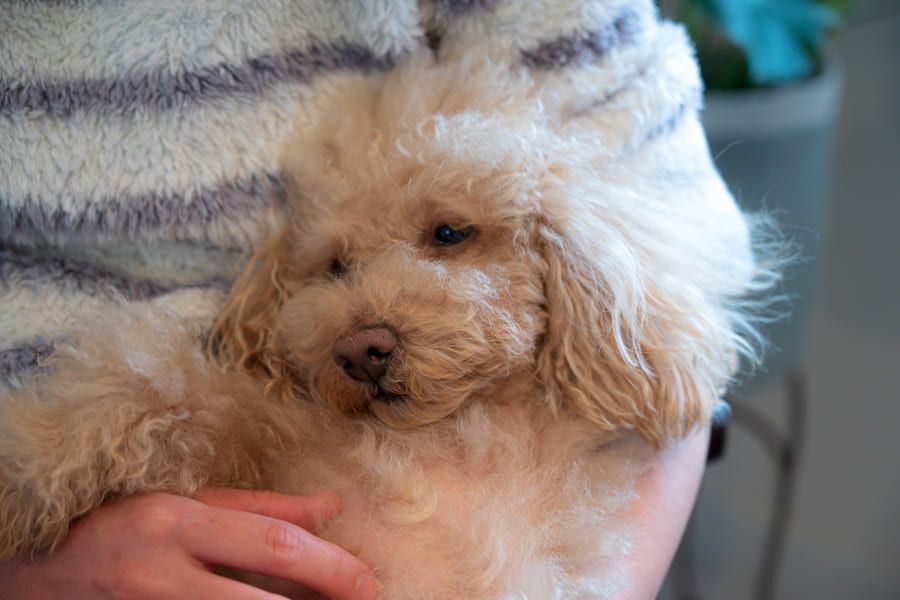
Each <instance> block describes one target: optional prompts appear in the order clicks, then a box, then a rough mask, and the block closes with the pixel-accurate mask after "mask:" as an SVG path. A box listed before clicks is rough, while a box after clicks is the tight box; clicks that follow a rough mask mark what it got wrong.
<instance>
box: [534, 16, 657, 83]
mask: <svg viewBox="0 0 900 600" xmlns="http://www.w3.org/2000/svg"><path fill="white" fill-rule="evenodd" d="M642 31H643V24H642V22H641V16H640V15H639V14H638V13H637V12H636V11H634V10H630V9H628V10H625V11H623V12H622V14H620V15H619V16H618V17H616V18H615V19H613V20H612V21H611V22H609V23H607V24H605V25H603V26H602V27H600V28H598V29H595V30H592V31H588V32H581V31H576V32H574V33H572V34H571V35H568V36H561V37H558V38H556V39H554V40H549V41H546V42H543V43H541V44H539V45H538V46H537V47H536V48H534V49H532V50H523V51H522V61H523V62H524V63H525V65H527V66H529V67H534V68H539V69H559V68H563V67H567V66H569V65H571V64H575V65H578V64H583V63H586V62H589V61H591V60H594V59H596V58H600V57H602V56H604V55H605V54H607V53H609V52H610V51H612V50H614V49H615V48H618V47H620V46H623V45H626V44H629V43H632V42H634V41H635V40H637V39H638V37H639V36H640V34H641V32H642Z"/></svg>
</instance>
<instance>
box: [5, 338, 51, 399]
mask: <svg viewBox="0 0 900 600" xmlns="http://www.w3.org/2000/svg"><path fill="white" fill-rule="evenodd" d="M52 352H53V343H52V342H46V341H44V340H43V339H42V338H37V339H35V340H34V341H32V342H29V343H24V344H20V345H18V346H13V347H12V348H7V349H5V350H0V390H2V388H3V387H7V388H10V389H16V388H19V387H21V385H22V381H21V377H22V376H23V375H25V374H27V373H28V372H34V371H35V370H37V367H38V365H40V364H41V362H42V361H44V360H46V359H47V357H48V356H50V354H51V353H52Z"/></svg>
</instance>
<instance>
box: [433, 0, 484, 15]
mask: <svg viewBox="0 0 900 600" xmlns="http://www.w3.org/2000/svg"><path fill="white" fill-rule="evenodd" d="M496 3H497V0H435V4H436V5H437V7H438V9H439V10H442V11H445V12H448V13H451V14H456V13H463V12H466V11H468V10H471V9H478V8H490V7H491V6H493V5H494V4H496Z"/></svg>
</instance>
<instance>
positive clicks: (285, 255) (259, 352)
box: [208, 227, 299, 387]
mask: <svg viewBox="0 0 900 600" xmlns="http://www.w3.org/2000/svg"><path fill="white" fill-rule="evenodd" d="M294 268H295V267H294V261H292V260H291V245H290V231H289V228H287V227H286V228H285V229H283V230H282V231H281V232H279V233H277V234H275V235H274V236H272V237H271V238H269V239H268V240H266V241H265V242H263V243H262V244H261V245H260V246H259V247H258V248H257V250H256V252H254V254H253V256H252V257H251V258H250V260H249V261H248V263H247V265H246V266H245V267H244V270H243V272H242V273H241V275H240V276H239V277H238V279H237V280H236V281H235V283H234V285H233V287H232V289H231V292H230V294H229V296H228V299H227V300H226V303H225V307H224V308H223V310H222V311H221V313H220V314H219V317H218V318H217V320H216V322H215V323H214V325H213V328H212V331H211V332H210V336H209V344H208V348H209V352H210V354H211V355H212V356H213V357H214V358H215V360H216V361H217V362H218V363H220V364H221V365H223V366H224V367H226V368H234V369H238V370H241V371H246V372H250V373H253V374H254V375H256V376H259V377H260V378H261V379H262V380H264V381H267V382H269V383H270V385H273V386H278V387H284V386H288V387H289V386H290V385H291V382H292V378H291V376H290V369H289V366H288V365H287V363H286V362H285V361H284V360H283V355H282V353H281V352H279V351H278V349H277V347H276V340H275V338H274V335H273V326H274V324H275V319H276V316H277V314H278V311H279V309H280V308H281V306H282V304H283V303H284V301H285V299H286V298H287V296H288V295H289V292H290V290H289V287H290V285H291V283H290V282H292V281H298V280H299V278H298V277H297V275H296V274H295V273H293V270H294Z"/></svg>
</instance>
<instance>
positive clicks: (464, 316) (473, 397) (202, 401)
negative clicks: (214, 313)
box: [0, 60, 759, 599]
mask: <svg viewBox="0 0 900 600" xmlns="http://www.w3.org/2000/svg"><path fill="white" fill-rule="evenodd" d="M376 79H377V82H376V83H373V81H375V80H373V78H352V77H350V78H348V80H347V81H346V82H345V83H344V85H343V86H338V85H336V86H335V87H336V89H339V93H336V94H335V97H334V98H333V99H332V102H333V105H332V110H331V111H330V113H331V114H332V115H334V116H333V117H323V118H322V119H321V120H320V121H318V122H317V123H315V124H311V125H310V124H306V125H303V126H301V127H300V128H299V129H298V132H297V133H296V134H295V136H294V138H293V140H292V142H291V143H290V144H289V145H288V146H287V147H286V150H285V153H284V156H285V158H284V171H285V173H286V181H287V188H288V193H289V197H290V199H291V205H292V214H291V217H290V219H289V222H288V223H287V224H286V225H285V227H284V228H283V229H282V230H281V231H280V232H278V233H276V234H275V235H274V236H273V237H272V238H271V239H269V240H268V241H266V242H265V243H264V244H262V245H261V246H260V247H259V248H258V249H257V251H256V253H255V254H254V256H253V257H252V259H251V260H250V261H249V264H248V265H247V267H246V269H245V270H244V272H243V274H242V275H241V276H240V277H239V278H238V280H237V281H236V283H235V285H234V287H233V289H232V291H231V293H230V296H229V297H228V299H227V301H226V302H225V304H224V308H223V310H222V312H221V314H220V316H219V318H218V320H217V322H216V323H215V326H214V327H213V329H212V332H211V333H209V334H208V335H207V332H206V331H203V330H202V329H201V328H200V327H198V326H197V325H195V324H193V323H192V322H190V321H186V320H183V319H180V318H179V317H178V316H177V315H174V314H172V313H171V312H169V311H167V310H165V309H164V308H153V307H146V306H145V307H141V308H139V309H136V308H123V309H122V311H121V313H120V314H117V315H112V316H109V315H107V316H106V317H105V323H104V326H102V327H100V326H97V324H86V325H84V326H82V327H80V328H79V329H78V330H77V331H75V332H73V333H72V335H71V336H70V337H69V339H70V341H69V342H66V343H61V344H59V345H58V347H57V349H56V351H55V354H54V355H53V357H52V358H51V359H50V361H49V363H48V365H47V366H48V369H47V370H46V372H44V373H42V374H40V375H37V376H36V378H35V381H34V383H33V385H32V386H31V388H30V391H28V392H19V393H14V394H11V395H9V396H8V397H6V398H4V399H3V400H2V405H0V524H2V532H0V557H3V558H8V557H11V556H17V555H23V554H27V553H34V552H40V551H50V550H52V549H53V548H54V547H55V546H56V545H57V544H58V543H59V542H60V541H61V540H62V539H63V538H64V537H65V535H66V532H67V528H68V525H69V523H70V522H71V521H72V520H73V519H75V518H77V517H79V516H81V515H83V514H85V513H87V512H89V511H91V510H93V509H95V508H96V507H97V506H99V505H100V504H101V503H103V502H104V501H107V500H109V499H111V498H115V497H120V496H125V495H129V494H134V493H138V492H146V491H165V492H172V493H178V494H184V495H191V494H194V493H196V492H197V491H198V490H199V489H200V488H201V487H203V486H209V485H214V486H227V487H239V488H249V489H273V490H278V491H282V492H286V493H296V494H306V493H313V492H318V491H320V490H323V489H332V490H336V491H337V492H338V493H339V494H341V496H342V499H343V506H344V509H343V511H342V513H341V516H340V517H339V518H337V519H336V520H334V521H333V522H331V523H330V524H328V525H327V526H326V527H325V528H324V529H323V531H322V532H320V534H321V535H322V537H324V538H326V539H328V540H331V541H334V542H335V543H337V544H339V545H341V546H343V547H345V548H347V549H349V550H351V551H353V552H355V553H356V554H358V555H359V556H360V557H361V558H362V559H363V560H364V561H366V562H367V563H368V564H370V565H372V566H373V568H374V569H375V573H376V574H377V576H378V577H379V579H380V580H381V581H382V582H383V583H384V585H385V587H384V590H383V597H385V598H392V599H407V598H408V599H411V598H423V597H428V598H470V599H476V598H512V597H515V598H528V599H537V598H542V599H543V598H583V597H607V596H610V595H612V594H614V593H615V592H616V591H617V590H621V589H623V588H624V586H627V585H628V582H627V580H625V578H623V576H622V575H621V569H620V567H619V566H617V565H619V563H618V562H617V560H618V559H619V558H620V557H621V556H623V555H625V554H626V553H627V548H628V546H629V544H630V543H631V541H632V540H633V535H634V532H633V531H632V530H631V529H630V526H629V525H628V524H627V523H623V522H622V520H621V519H617V518H616V515H617V514H621V511H623V510H625V509H627V507H628V506H629V505H630V504H631V503H632V502H634V501H636V489H635V482H636V480H637V478H638V477H640V475H641V474H642V473H643V472H644V471H645V469H646V468H647V465H649V464H650V461H651V460H652V458H653V456H654V452H655V451H656V450H658V449H660V448H664V447H666V446H669V445H672V444H675V443H677V442H678V440H680V439H682V438H684V437H685V436H687V435H688V434H690V433H691V432H693V431H695V430H696V429H697V428H698V427H700V426H702V425H703V424H705V423H706V422H707V420H708V418H709V416H710V412H711V408H712V406H713V404H714V402H715V401H716V399H717V398H719V397H720V395H721V394H722V393H723V390H724V388H725V386H726V385H727V383H728V381H729V379H730V377H731V376H732V374H733V372H734V369H735V367H736V364H737V361H738V360H739V357H740V356H741V355H742V354H746V353H747V348H748V347H749V343H748V340H749V339H750V338H752V335H753V333H752V331H753V330H752V327H750V326H749V325H748V323H749V320H748V316H747V313H746V310H745V307H744V305H743V304H742V301H741V298H742V297H743V296H744V295H745V293H746V292H747V290H748V289H750V288H752V287H753V285H754V281H757V273H758V271H759V265H758V264H757V261H756V259H755V258H754V255H753V250H752V244H751V241H750V239H751V236H750V231H749V226H748V222H747V220H746V219H745V217H744V216H742V215H741V214H740V212H739V211H738V209H737V208H736V207H735V206H734V205H733V203H731V202H730V196H727V197H728V198H729V202H726V203H722V204H718V205H717V204H714V203H712V202H710V201H708V200H705V199H704V198H705V196H704V194H706V193H707V192H708V191H709V190H708V189H698V190H693V189H690V188H689V187H686V189H683V190H678V193H670V192H671V190H672V188H670V186H673V185H676V184H677V181H678V180H667V179H658V178H653V177H648V176H647V175H646V171H645V170H644V169H645V166H644V165H645V162H646V160H647V159H646V157H645V158H643V159H641V160H634V159H629V158H628V157H624V158H623V156H622V155H621V153H617V151H613V150H611V149H610V148H609V147H607V146H605V145H604V144H603V143H602V141H601V140H599V139H598V136H597V135H596V132H595V131H593V130H591V129H590V128H583V130H580V129H579V126H578V119H579V118H583V117H581V116H579V115H582V114H583V113H584V111H579V110H568V111H566V110H562V109H561V108H560V106H559V104H558V103H557V104H554V100H553V98H551V97H550V96H546V95H543V94H542V92H541V90H542V84H541V82H540V81H539V80H537V79H535V78H534V77H531V76H529V75H526V74H522V73H520V72H518V71H515V70H512V69H509V68H500V67H497V66H490V65H487V66H485V65H480V66H472V65H471V64H469V65H463V66H459V65H455V66H438V65H435V64H433V63H432V62H431V61H416V60H411V61H409V63H408V64H407V65H405V66H401V67H398V68H397V69H396V70H395V71H393V72H391V73H389V74H386V75H384V76H383V77H381V78H380V79H379V78H376ZM573 115H574V116H573ZM679 126H684V127H688V126H691V125H678V124H675V125H672V127H679ZM652 143H653V141H652V140H651V141H649V142H648V144H652ZM659 143H660V148H659V149H657V150H654V149H651V150H649V152H651V155H650V156H654V157H656V158H654V159H653V160H663V158H661V157H663V156H664V155H665V154H666V153H667V152H668V151H669V150H670V148H669V147H668V146H666V145H665V143H664V142H659ZM654 152H655V153H656V154H652V153H654ZM719 185H721V184H720V183H719ZM111 323H112V324H111ZM370 540H378V542H377V544H373V543H370V542H369V541H370Z"/></svg>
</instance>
